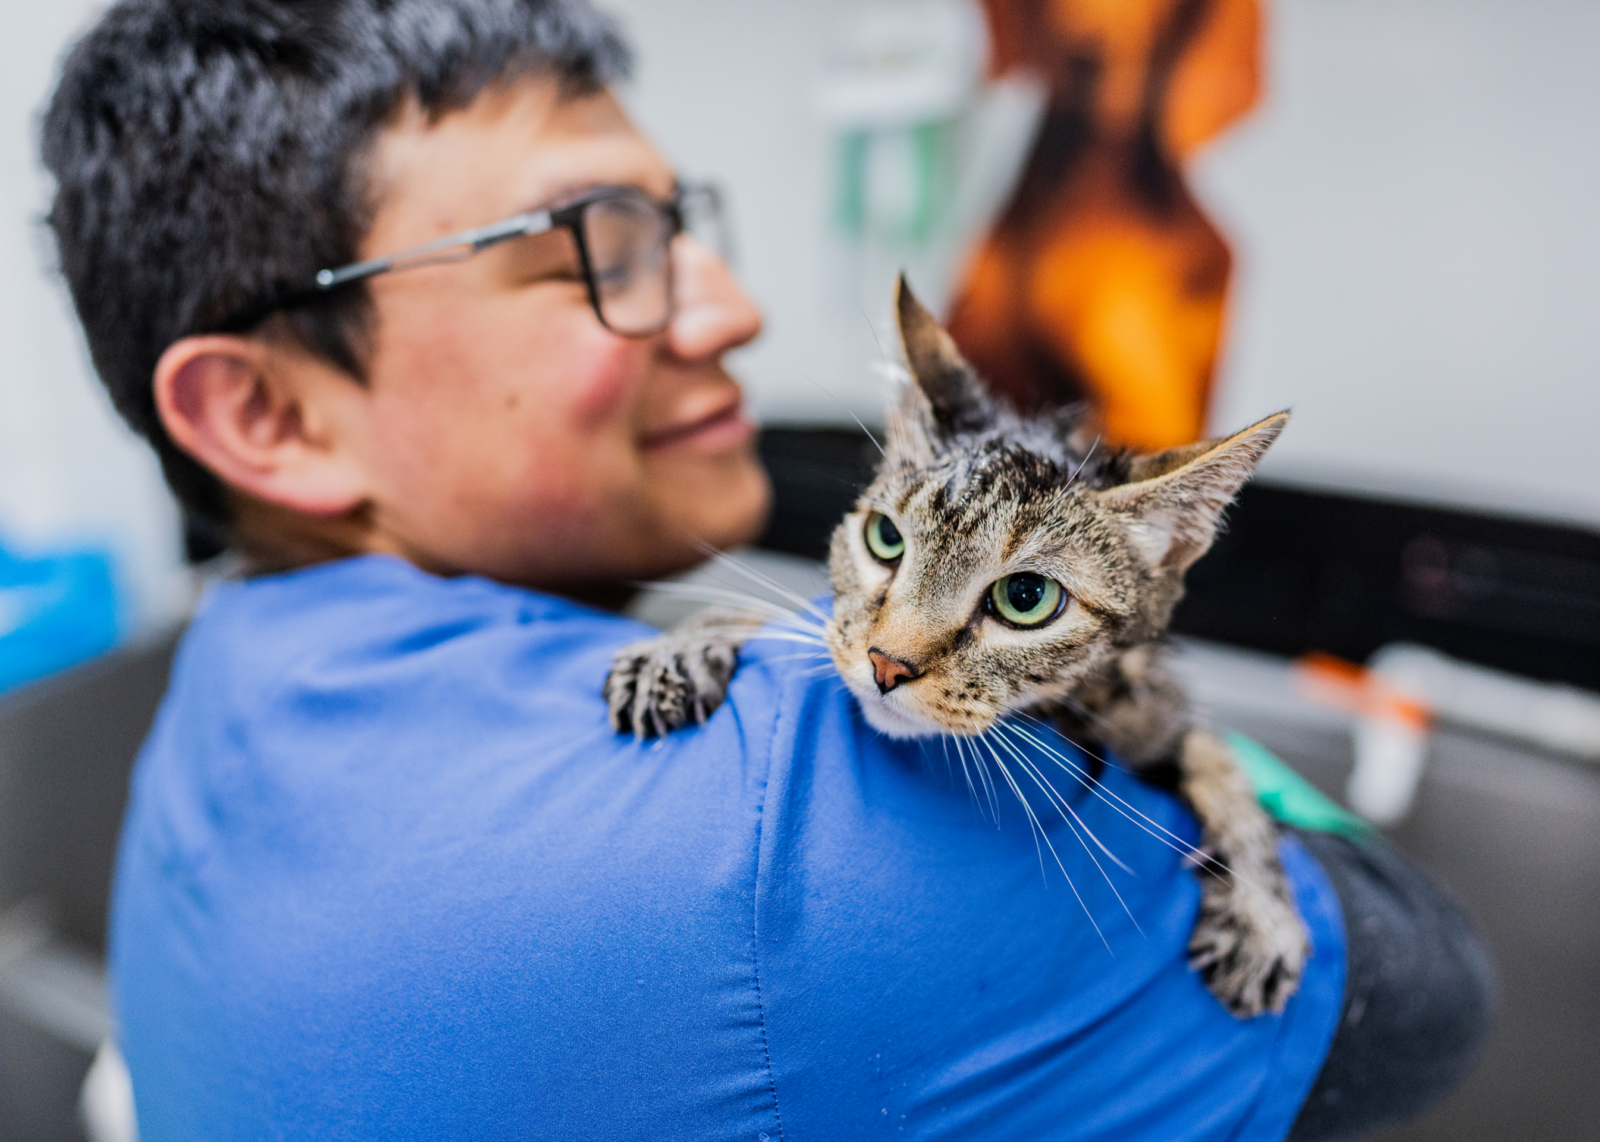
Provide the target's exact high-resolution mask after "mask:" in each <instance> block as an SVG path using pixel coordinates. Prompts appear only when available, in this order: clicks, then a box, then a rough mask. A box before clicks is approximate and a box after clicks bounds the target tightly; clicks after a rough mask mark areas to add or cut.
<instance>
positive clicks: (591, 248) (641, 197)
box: [222, 183, 731, 337]
mask: <svg viewBox="0 0 1600 1142" xmlns="http://www.w3.org/2000/svg"><path fill="white" fill-rule="evenodd" d="M557 230H566V231H567V232H568V233H570V234H571V235H572V243H573V246H574V247H575V248H576V251H577V257H578V268H579V269H580V270H581V272H582V274H583V281H584V285H585V287H586V288H587V290H588V293H589V304H590V306H592V307H593V309H594V313H595V316H596V317H598V318H599V319H600V324H602V325H604V326H605V327H606V328H607V329H609V330H611V331H612V332H613V333H617V334H619V335H621V336H623V337H649V336H652V335H654V334H656V333H660V332H661V331H662V330H663V329H665V328H666V327H667V325H668V324H669V323H670V322H671V320H672V313H673V307H674V289H673V286H674V283H673V271H672V240H673V239H674V238H676V237H677V236H678V235H679V234H684V233H687V234H690V235H692V236H693V237H694V238H695V239H696V240H698V241H701V242H703V243H705V244H706V245H707V246H709V247H710V248H711V249H712V250H714V251H715V252H716V253H717V254H718V255H719V256H721V257H723V258H728V257H729V256H730V254H731V250H730V249H729V242H728V236H727V228H726V225H725V223H724V220H723V211H722V196H721V194H720V193H719V192H718V190H717V188H716V187H714V186H711V185H710V184H706V183H698V184H693V185H688V184H683V183H680V184H679V185H678V186H677V187H676V188H675V189H674V190H673V192H672V196H671V197H670V198H668V199H666V200H665V201H662V200H660V199H657V198H653V197H652V196H651V195H649V194H647V193H645V192H644V191H643V190H640V189H639V188H637V187H631V186H612V187H603V188H601V189H599V190H596V191H593V192H592V193H589V194H586V195H584V196H583V197H582V198H579V199H577V200H576V201H574V202H570V203H568V204H567V205H565V206H560V207H557V208H555V209H550V210H535V211H531V212H529V213H526V214H518V215H517V216H516V217H514V218H508V219H506V220H505V221H504V222H495V223H491V224H490V225H488V226H479V227H477V228H476V229H472V230H463V231H461V232H460V233H459V234H451V235H449V236H447V237H444V238H438V239H435V240H434V241H432V242H426V243H424V244H422V245H420V246H412V247H409V248H408V249H405V250H401V251H400V252H398V253H395V254H390V255H388V256H387V257H383V258H373V259H371V260H369V261H365V262H352V263H350V264H349V265H345V266H339V267H337V268H335V269H328V270H320V271H318V273H317V275H316V277H315V278H314V279H313V284H311V285H308V286H303V287H301V288H299V289H295V290H291V291H289V292H287V293H284V294H281V295H279V296H278V297H277V298H275V299H273V300H272V301H270V302H268V303H267V304H265V305H261V306H256V307H253V308H251V309H250V310H248V311H246V312H244V313H242V314H240V315H238V316H237V317H235V318H233V319H232V320H230V321H228V322H227V323H225V324H224V325H223V326H222V331H223V332H230V333H238V332H244V331H245V330H248V329H250V328H252V327H253V326H255V325H257V324H259V323H260V322H261V320H262V319H263V318H265V317H266V316H267V315H268V314H270V313H272V312H273V311H274V310H277V309H283V308H286V307H288V306H291V305H298V304H303V303H305V302H308V301H312V300H314V299H316V298H318V297H321V296H325V295H327V294H329V293H332V292H333V291H335V290H338V289H341V288H343V287H345V286H348V285H352V284H354V283H356V282H360V281H365V280H366V279H368V278H374V277H377V276H379V275H380V274H388V273H395V272H398V271H400V270H410V269H416V268H417V267H419V266H436V265H443V264H447V263H451V262H464V261H466V260H467V259H468V258H471V257H473V256H475V255H477V254H481V253H482V252H483V251H485V250H488V249H491V248H493V247H496V246H505V245H507V244H509V243H520V242H523V241H530V240H533V239H537V238H538V237H539V236H540V235H543V234H547V233H551V232H554V231H557ZM528 254H529V256H528V257H527V258H526V259H524V260H526V261H528V262H530V263H533V264H542V265H543V266H544V268H545V269H546V271H549V270H552V269H553V268H554V265H555V264H554V263H552V262H551V260H550V257H549V255H548V253H546V254H545V255H544V256H543V257H542V258H541V257H540V255H539V254H538V253H536V252H534V251H532V250H531V249H530V250H529V251H528ZM525 273H526V276H529V277H536V276H539V275H538V273H537V271H533V270H527V271H525ZM546 276H553V275H552V274H549V273H547V274H546Z"/></svg>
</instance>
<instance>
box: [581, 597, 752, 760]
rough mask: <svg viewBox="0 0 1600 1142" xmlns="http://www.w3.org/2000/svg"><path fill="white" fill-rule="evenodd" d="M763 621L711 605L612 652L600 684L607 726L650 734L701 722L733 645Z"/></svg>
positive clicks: (733, 658)
mask: <svg viewBox="0 0 1600 1142" xmlns="http://www.w3.org/2000/svg"><path fill="white" fill-rule="evenodd" d="M766 621H767V617H766V616H764V615H757V614H751V613H750V612H748V611H735V610H728V609H724V608H713V609H710V610H706V611H701V612H700V613H699V614H697V615H694V616H693V617H692V618H689V619H686V620H685V621H684V622H682V623H679V624H678V625H677V626H675V627H673V628H672V629H671V630H669V631H666V632H664V633H662V634H660V635H657V636H656V637H655V638H652V639H646V640H645V641H644V642H636V643H633V644H631V645H629V646H625V647H623V648H622V649H621V650H619V651H617V654H616V657H615V658H613V659H612V661H611V673H610V674H609V675H607V676H606V685H605V697H606V704H607V705H608V706H609V707H610V710H611V726H612V728H613V729H615V730H616V731H617V732H618V733H624V734H626V733H632V734H637V735H638V736H639V737H641V738H652V737H659V736H661V735H663V734H669V733H671V732H672V731H673V730H677V729H682V728H683V727H684V726H687V725H690V724H693V723H699V722H704V721H705V720H706V719H707V718H709V717H710V716H711V715H712V713H713V712H715V710H716V709H717V707H718V706H720V705H722V700H723V699H724V698H725V697H727V694H728V682H729V680H730V679H732V678H733V671H734V667H735V666H737V665H738V661H739V647H740V646H741V645H743V643H744V641H745V640H746V639H747V638H749V637H750V636H751V635H752V634H754V633H755V632H756V630H757V629H758V628H759V627H760V626H761V625H762V624H764V623H765V622H766Z"/></svg>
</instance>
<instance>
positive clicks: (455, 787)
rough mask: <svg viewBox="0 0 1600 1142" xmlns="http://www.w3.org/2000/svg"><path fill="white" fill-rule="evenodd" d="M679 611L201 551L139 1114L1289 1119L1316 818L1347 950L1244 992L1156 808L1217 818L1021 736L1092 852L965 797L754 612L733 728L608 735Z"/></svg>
mask: <svg viewBox="0 0 1600 1142" xmlns="http://www.w3.org/2000/svg"><path fill="white" fill-rule="evenodd" d="M648 633H649V632H648V631H647V630H646V629H645V628H643V627H641V626H639V625H637V624H635V623H632V622H629V621H627V620H624V619H619V618H616V617H613V616H610V615H605V614H601V613H598V612H596V611H592V610H589V609H586V608H584V607H582V606H579V605H577V604H574V603H571V602H567V601H564V600H561V599H556V598H551V597H547V596H543V595H538V594H534V593H530V592H527V591H522V590H516V589H513V588H509V587H505V586H501V585H498V584H494V583H490V582H485V581H483V580H480V579H474V578H458V579H440V578H436V577H433V576H430V575H427V574H425V573H423V572H421V571H419V570H417V569H415V568H413V567H411V566H409V565H407V564H405V563H402V562H400V561H398V560H395V559H390V558H385V557H368V558H362V559H355V560H350V561H346V562H341V563H335V564H329V565H324V566H320V567H316V568H313V569H310V570H305V571H300V572H296V573H292V574H287V575H280V576H274V577H268V578H261V579H255V580H251V581H248V582H240V583H231V584H227V585H224V586H221V587H219V588H217V589H216V590H214V591H213V592H212V593H211V595H210V597H209V599H208V602H207V604H206V606H205V607H204V609H203V611H202V613H201V615H200V616H199V617H198V619H197V620H196V621H195V623H194V625H193V627H192V629H191V630H190V632H189V634H188V636H187V638H186V639H185V642H184V645H183V648H182V650H181V652H180V654H179V657H178V660H177V663H176V667H175V671H174V675H173V679H172V684H171V689H170V692H169V693H168V695H167V699H166V703H165V705H164V706H163V708H162V711H161V714H160V716H159V718H158V720H157V722H156V726H155V729H154V730H153V731H152V734H151V737H150V739H149V741H148V743H147V744H146V746H145V749H144V752H143V755H142V757H141V759H140V761H139V764H138V768H137V771H136V774H135V778H134V789H133V799H132V802H131V805H130V808H129V811H128V818H127V822H126V826H125V832H124V836H123V841H122V848H121V854H120V858H119V866H118V873H117V881H116V889H115V896H114V902H113V917H112V949H111V963H112V972H113V979H114V984H113V986H114V998H115V1008H116V1013H117V1016H118V1018H119V1020H120V1024H121V1034H122V1039H123V1046H124V1049H125V1052H126V1055H127V1059H128V1063H129V1066H130V1068H131V1071H132V1074H133V1082H134V1091H135V1098H136V1100H137V1103H138V1112H139V1122H140V1127H141V1131H142V1135H143V1138H144V1140H145V1142H163V1140H166V1139H184V1140H193V1139H207V1140H210V1142H223V1140H227V1139H246V1138H248V1139H268V1138H273V1139H276V1138H282V1139H307V1138H318V1139H396V1138H417V1139H435V1140H436V1139H445V1138H463V1139H466V1138H470V1139H501V1138H504V1139H512V1138H515V1139H534V1138H563V1139H565V1138H574V1139H577V1138H585V1139H587V1138H594V1139H605V1140H607V1142H620V1140H621V1139H632V1138H638V1139H646V1138H648V1139H652V1140H658V1139H675V1138H683V1139H695V1140H707V1139H730V1140H731V1139H740V1140H743V1142H776V1140H779V1139H797V1140H803V1139H842V1138H875V1137H883V1138H905V1139H931V1138H948V1139H962V1140H974V1139H1002V1138H1006V1139H1028V1140H1037V1139H1041V1138H1060V1139H1100V1140H1105V1142H1140V1140H1144V1139H1149V1140H1152V1142H1157V1140H1159V1142H1177V1140H1180V1139H1194V1140H1200V1139H1206V1140H1218V1142H1220V1140H1222V1139H1279V1138H1282V1137H1283V1136H1284V1135H1285V1133H1286V1132H1287V1131H1288V1129H1289V1126H1290V1124H1291V1123H1292V1121H1293V1119H1294V1116H1295V1113H1296V1109H1297V1107H1298V1106H1299V1104H1300V1102H1301V1100H1302V1099H1303V1098H1304V1097H1305V1095H1306V1094H1307V1092H1308V1091H1309V1089H1310V1087H1311V1084H1312V1081H1313V1079H1314V1078H1315V1076H1316V1073H1317V1070H1318V1068H1319V1066H1320V1064H1321V1062H1322V1059H1323V1057H1324V1055H1325V1054H1326V1052H1327V1049H1328V1045H1329V1043H1330V1041H1331V1039H1332V1036H1333V1031H1334V1027H1335V1023H1336V1022H1337V1018H1338V1012H1339V1006H1340V1000H1341V995H1342V989H1343V978H1344V940H1343V933H1342V928H1341V924H1340V916H1339V909H1338V904H1337V900H1336V898H1335V897H1334V895H1333V892H1332V889H1331V888H1330V886H1329V884H1328V882H1327V880H1326V879H1325V878H1324V876H1323V874H1322V872H1321V870H1320V869H1319V868H1318V867H1317V866H1316V865H1315V864H1314V863H1313V862H1312V861H1311V859H1310V858H1309V857H1308V856H1307V855H1306V854H1305V852H1304V850H1302V849H1301V848H1299V847H1298V846H1297V845H1296V844H1295V843H1294V842H1293V841H1292V840H1286V841H1285V842H1284V846H1283V852H1284V858H1285V861H1286V863H1287V865H1288V869H1289V873H1290V876H1291V877H1292V879H1293V881H1294V885H1295V889H1296V892H1297V894H1298V899H1299V903H1300V907H1301V910H1302V912H1303V914H1304V916H1305V918H1306V921H1307V923H1308V925H1309V927H1310V930H1311V933H1312V937H1313V940H1314V941H1315V947H1316V950H1315V954H1314V956H1313V957H1312V959H1311V962H1310V966H1309V969H1308V971H1307V973H1306V978H1305V982H1304V983H1303V984H1302V986H1301V989H1300V991H1299V993H1298V994H1297V995H1296V996H1295V998H1294V999H1293V1000H1292V1001H1291V1002H1290V1004H1289V1008H1288V1010H1287V1011H1286V1012H1285V1014H1284V1015H1282V1016H1281V1017H1278V1016H1264V1017H1261V1018H1258V1019H1254V1020H1251V1021H1248V1022H1240V1021H1238V1020H1236V1019H1234V1018H1233V1017H1232V1016H1230V1015H1229V1014H1227V1012H1225V1011H1224V1010H1223V1009H1222V1007H1221V1006H1219V1005H1218V1004H1217V1003H1216V1001H1215V1000H1214V999H1212V997H1211V996H1210V995H1209V994H1208V993H1207V992H1206V990H1205V988H1204V987H1203V986H1202V984H1201V982H1200V980H1199V979H1198V977H1197V976H1195V975H1194V974H1193V973H1191V972H1190V971H1189V970H1188V968H1187V967H1186V966H1185V963H1184V948H1185V945H1186V943H1187V941H1188V937H1189V932H1190V929H1191V927H1192V926H1193V923H1194V919H1195V913H1196V908H1197V901H1198V886H1197V882H1196V880H1195V877H1194V875H1193V873H1192V872H1191V871H1190V870H1189V869H1188V868H1187V867H1186V866H1185V865H1184V863H1183V860H1182V858H1181V857H1180V856H1179V855H1178V853H1176V852H1175V851H1174V849H1173V848H1172V847H1169V846H1168V845H1166V844H1164V843H1162V842H1161V841H1159V840H1157V839H1156V838H1155V837H1154V836H1152V835H1151V832H1150V831H1149V830H1148V827H1147V826H1145V827H1141V825H1142V823H1141V825H1136V824H1135V821H1136V819H1137V814H1143V815H1145V816H1146V817H1148V818H1149V820H1150V822H1152V823H1154V824H1157V825H1159V826H1160V827H1162V828H1164V829H1168V830H1171V831H1172V833H1174V834H1177V835H1179V836H1182V837H1185V838H1192V837H1194V835H1195V832H1196V830H1195V825H1194V822H1193V820H1192V818H1191V817H1190V816H1189V815H1188V814H1187V812H1186V811H1185V810H1184V809H1183V808H1182V807H1181V806H1180V805H1178V804H1177V803H1176V802H1174V801H1173V800H1172V799H1170V798H1169V797H1167V796H1166V795H1164V794H1162V793H1160V792H1158V791H1156V790H1154V789H1151V788H1148V787H1146V786H1144V785H1142V784H1140V783H1138V782H1136V781H1134V780H1132V779H1131V778H1129V777H1128V776H1127V775H1125V774H1123V773H1120V772H1118V771H1116V770H1115V769H1111V770H1108V771H1107V772H1106V775H1105V778H1104V789H1103V791H1102V792H1100V793H1096V792H1094V791H1092V790H1089V789H1087V788H1086V786H1085V784H1084V783H1082V782H1079V781H1076V780H1073V779H1072V778H1071V777H1070V774H1069V771H1068V769H1067V768H1066V767H1065V766H1064V765H1062V764H1059V763H1058V760H1057V759H1055V758H1052V757H1051V756H1050V755H1048V754H1047V753H1045V752H1044V751H1042V750H1040V749H1039V748H1037V747H1028V750H1027V751H1026V752H1025V754H1024V756H1025V757H1027V758H1028V760H1029V761H1030V762H1031V763H1032V764H1034V765H1036V766H1037V767H1038V772H1039V773H1040V774H1041V775H1043V776H1044V777H1047V778H1048V779H1049V780H1050V782H1051V784H1053V785H1054V786H1055V788H1056V789H1058V790H1060V792H1061V793H1062V795H1063V796H1064V797H1065V798H1066V800H1067V802H1068V803H1069V804H1070V806H1071V808H1072V810H1073V811H1074V812H1075V813H1076V814H1077V816H1078V818H1080V819H1081V826H1080V823H1079V822H1071V823H1070V824H1069V819H1070V814H1067V813H1063V812H1060V811H1054V812H1052V811H1051V810H1050V808H1049V805H1048V801H1047V799H1046V797H1045V796H1044V795H1043V794H1041V793H1040V791H1039V788H1038V786H1037V785H1036V784H1035V783H1033V782H1032V780H1031V779H1030V778H1028V777H1027V776H1026V772H1025V770H1024V767H1023V765H1022V762H1021V760H1019V759H1018V758H1016V757H1014V756H1008V755H1007V754H1005V753H1004V752H1003V751H1002V752H1001V756H1002V757H1003V758H1007V760H1008V762H1009V768H1010V769H1011V771H1012V773H1013V775H1014V777H1015V778H1016V780H1017V781H1018V784H1019V787H1027V788H1031V790H1032V792H1031V796H1030V801H1031V803H1032V808H1033V809H1034V811H1035V812H1036V813H1037V815H1038V817H1039V819H1040V821H1041V823H1042V825H1043V828H1044V831H1045V834H1046V835H1047V836H1048V838H1049V841H1050V844H1051V845H1052V846H1053V847H1054V850H1055V852H1056V854H1059V857H1060V860H1061V862H1062V864H1063V865H1064V867H1065V872H1066V874H1068V876H1070V880H1071V884H1070V885H1069V883H1068V879H1067V876H1064V875H1063V871H1062V869H1061V868H1058V867H1057V866H1056V863H1055V860H1054V859H1053V857H1052V855H1051V853H1050V851H1049V848H1047V847H1044V846H1040V845H1038V844H1037V842H1036V837H1035V835H1034V832H1033V830H1032V829H1031V828H1030V826H1029V823H1028V821H1027V819H1026V817H1025V816H1024V812H1023V810H1022V808H1021V805H1020V803H1019V801H1018V799H1017V797H1016V796H1015V795H1014V794H1012V793H1011V791H1010V790H1009V789H1007V787H1006V785H1005V782H1004V778H1003V777H999V775H998V774H997V773H996V772H995V762H994V760H993V759H992V758H991V759H990V760H989V763H988V768H989V771H990V774H991V780H993V779H994V778H997V777H998V778H999V780H998V788H999V791H1000V793H999V795H998V796H996V797H995V798H994V801H993V802H992V803H991V801H990V798H989V794H988V792H987V790H986V789H985V788H984V786H983V785H982V783H981V782H978V783H977V789H978V794H977V798H976V800H975V799H974V797H973V795H972V793H971V792H970V791H969V789H968V787H967V784H966V781H965V780H964V779H963V778H962V776H961V767H960V765H959V764H958V763H957V761H956V757H955V754H954V753H953V752H948V753H947V751H946V748H945V747H944V746H942V745H941V744H939V743H936V742H935V743H918V742H896V741H891V740H888V739H886V738H884V737H881V736H879V735H878V734H877V733H876V732H875V731H873V730H872V729H870V728H869V727H867V726H866V725H865V723H864V722H863V721H862V719H861V717H860V715H859V713H858V711H857V708H856V706H855V705H854V703H853V701H852V699H851V698H850V697H849V695H848V693H847V692H846V691H845V690H844V688H843V686H842V684H841V683H840V682H839V681H838V679H837V677H836V676H835V675H834V674H833V673H832V672H831V670H828V669H821V670H819V669H817V665H818V663H817V662H816V661H815V660H808V659H806V658H803V657H802V658H796V657H795V656H796V654H804V652H805V651H806V650H807V648H806V647H804V646H798V645H796V644H794V643H791V642H783V641H774V642H760V643H756V644H752V645H751V646H750V647H749V648H748V653H747V654H746V655H745V656H744V659H743V661H742V664H741V666H740V669H739V672H738V674H737V676H736V679H735V681H734V684H733V687H732V691H731V694H730V697H729V700H728V702H727V704H726V705H724V706H723V707H722V709H721V710H719V711H718V712H717V713H716V715H715V716H714V717H713V718H711V720H710V722H709V723H708V724H707V725H705V726H704V727H700V728H697V729H692V730H689V731H687V732H683V733H679V734H675V735H673V736H671V737H670V738H669V739H667V740H666V741H663V742H658V743H654V744H639V743H636V742H634V741H633V740H631V739H628V738H622V737H617V736H615V735H613V734H612V733H611V732H610V730H609V729H608V728H607V725H606V714H605V705H604V703H603V701H602V700H601V697H600V688H601V682H602V680H603V679H604V677H605V674H606V670H607V667H608V664H609V661H610V657H611V654H612V652H613V651H614V650H615V649H616V648H617V647H619V646H621V645H622V644H624V643H626V642H629V641H632V640H634V639H636V638H639V637H641V636H645V635H647V634H648ZM1055 741H1056V748H1059V749H1062V750H1064V751H1066V752H1065V756H1066V757H1067V758H1069V759H1070V760H1072V761H1073V762H1074V763H1082V762H1083V761H1084V758H1083V757H1082V755H1080V754H1076V753H1073V752H1071V751H1070V748H1069V747H1065V745H1064V743H1061V742H1060V740H1059V739H1055ZM975 781H976V778H975ZM1116 799H1121V801H1122V802H1124V803H1125V805H1126V808H1124V805H1122V804H1118V802H1117V800H1116ZM992 806H998V811H997V812H996V811H995V809H994V808H993V807H992ZM1132 810H1136V811H1137V814H1136V813H1135V812H1133V811H1132ZM1080 827H1081V828H1086V829H1088V830H1092V831H1093V833H1094V835H1095V836H1096V837H1098V838H1099V840H1100V842H1102V843H1103V844H1104V845H1105V846H1106V848H1108V849H1109V850H1110V851H1111V852H1112V853H1114V854H1115V855H1116V857H1117V858H1118V859H1119V860H1121V861H1122V862H1123V863H1124V864H1126V865H1127V866H1128V869H1129V870H1130V871H1123V870H1122V869H1119V868H1117V867H1116V865H1114V864H1113V863H1112V862H1111V861H1109V860H1108V859H1107V857H1106V856H1105V855H1104V854H1102V853H1100V852H1099V851H1098V850H1095V851H1094V852H1093V853H1092V854H1091V850H1090V848H1089V847H1088V846H1086V845H1085V844H1083V843H1080V841H1079V840H1078V839H1075V837H1074V829H1075V828H1080ZM1093 857H1098V862H1099V865H1100V866H1101V867H1099V868H1097V867H1096V862H1095V860H1094V859H1092V858H1093ZM1102 870H1103V871H1102ZM1112 885H1114V886H1115V889H1116V893H1118V894H1120V896H1121V900H1122V902H1123V903H1119V902H1118V899H1117V896H1116V895H1115V894H1113V892H1112V890H1111V886H1112ZM1080 896H1081V901H1080V899H1079V897H1080ZM1123 904H1125V905H1126V910H1125V909H1124V906H1123ZM1090 917H1092V918H1093V923H1091V921H1090ZM1135 919H1136V920H1137V923H1135ZM1096 926H1098V931H1097V927H1096Z"/></svg>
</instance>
